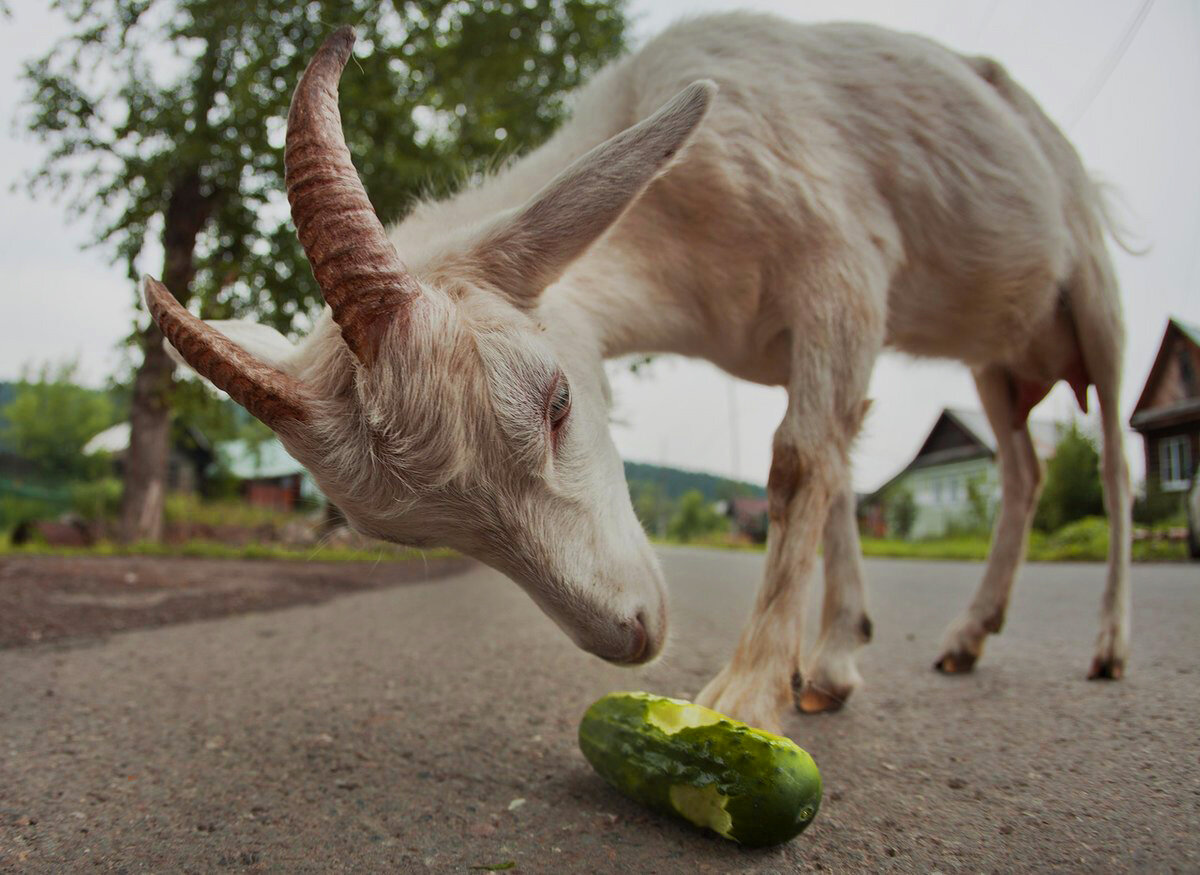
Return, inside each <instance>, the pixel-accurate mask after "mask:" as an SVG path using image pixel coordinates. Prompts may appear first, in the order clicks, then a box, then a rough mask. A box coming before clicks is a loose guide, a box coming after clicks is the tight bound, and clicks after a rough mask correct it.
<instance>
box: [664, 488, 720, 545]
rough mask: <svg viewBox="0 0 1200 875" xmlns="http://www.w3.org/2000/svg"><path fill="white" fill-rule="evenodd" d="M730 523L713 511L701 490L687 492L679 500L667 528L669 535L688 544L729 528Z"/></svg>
mask: <svg viewBox="0 0 1200 875" xmlns="http://www.w3.org/2000/svg"><path fill="white" fill-rule="evenodd" d="M728 526H729V521H728V520H727V519H726V518H725V517H723V516H721V515H720V514H719V513H717V512H716V511H715V510H713V507H712V505H711V504H709V503H708V501H707V500H705V498H704V493H702V492H701V491H700V490H699V489H692V490H689V491H688V492H685V493H684V494H683V495H682V496H681V497H680V499H679V507H678V508H677V509H676V511H675V515H674V516H673V517H672V518H671V523H670V525H668V526H667V535H668V536H669V537H670V538H672V539H674V540H676V541H683V542H684V543H687V542H688V541H691V540H694V539H695V538H699V537H702V536H704V535H707V534H709V533H711V532H716V531H720V530H721V529H725V528H728Z"/></svg>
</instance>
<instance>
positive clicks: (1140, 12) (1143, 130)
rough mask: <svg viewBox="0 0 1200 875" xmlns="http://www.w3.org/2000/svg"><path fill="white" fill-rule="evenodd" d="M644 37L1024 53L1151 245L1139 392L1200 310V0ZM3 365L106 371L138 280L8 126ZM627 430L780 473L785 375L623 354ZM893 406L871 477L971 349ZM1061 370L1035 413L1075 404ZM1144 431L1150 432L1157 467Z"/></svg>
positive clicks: (820, 5) (895, 385) (892, 393)
mask: <svg viewBox="0 0 1200 875" xmlns="http://www.w3.org/2000/svg"><path fill="white" fill-rule="evenodd" d="M46 5H48V4H45V3H43V2H39V0H17V2H16V3H15V4H14V7H15V8H14V13H13V17H12V18H11V19H10V20H8V21H0V113H2V115H3V117H4V118H7V119H10V120H11V119H13V118H14V116H15V115H16V112H17V107H18V104H19V102H20V100H21V98H22V94H23V87H22V86H21V84H20V83H19V82H18V74H19V69H20V62H21V61H22V60H24V59H27V58H30V57H32V56H34V55H36V54H38V53H40V52H43V51H44V50H45V49H46V48H48V47H49V46H50V45H51V44H52V43H53V42H54V41H55V39H56V38H57V37H58V36H60V35H61V34H62V33H63V31H64V28H63V25H62V23H61V21H60V20H59V19H58V18H57V17H56V16H54V15H52V14H51V13H49V12H47V11H46V10H45V6H46ZM630 8H631V11H632V13H633V15H634V17H635V26H634V27H635V35H636V38H637V40H638V41H639V42H640V41H643V40H644V39H645V38H647V37H648V36H650V35H653V34H654V33H656V32H658V31H659V30H661V29H662V28H664V27H666V26H667V25H669V24H670V23H671V21H673V20H675V19H676V18H678V17H680V16H682V15H690V14H695V13H698V12H706V11H718V10H723V9H733V8H754V9H762V10H767V11H772V12H775V13H778V14H780V15H786V16H788V17H791V18H795V19H798V20H805V21H823V20H835V19H842V20H861V21H871V22H875V23H878V24H882V25H886V26H889V27H894V28H897V29H901V30H909V31H915V32H919V33H922V34H925V35H927V36H930V37H933V38H935V39H938V40H940V41H942V42H944V43H946V44H947V45H949V46H951V47H952V48H955V49H958V50H960V51H965V52H971V53H984V54H988V55H991V56H992V57H995V58H996V59H998V60H1000V61H1001V62H1002V63H1004V64H1005V65H1006V66H1007V67H1008V69H1009V71H1010V72H1011V73H1012V74H1013V75H1014V76H1015V77H1016V78H1017V79H1018V80H1019V81H1020V82H1021V83H1022V84H1023V85H1024V86H1025V87H1026V88H1027V89H1028V90H1029V91H1030V92H1032V93H1033V95H1034V96H1035V97H1036V98H1037V99H1038V100H1039V101H1040V102H1041V103H1042V106H1043V107H1044V108H1045V109H1046V111H1047V112H1048V113H1049V114H1050V116H1051V117H1052V118H1053V119H1055V121H1056V122H1058V123H1059V125H1060V126H1062V127H1063V129H1064V130H1065V131H1066V132H1067V134H1068V136H1070V137H1071V139H1072V140H1073V141H1074V142H1075V144H1076V146H1077V148H1078V149H1079V151H1080V152H1081V154H1082V155H1083V159H1084V163H1085V164H1086V165H1087V166H1088V167H1089V168H1091V169H1092V170H1093V171H1094V172H1095V173H1096V174H1097V175H1098V176H1100V177H1101V178H1103V179H1104V180H1106V181H1107V182H1109V183H1111V184H1112V185H1113V186H1115V188H1116V190H1117V191H1118V192H1119V197H1120V203H1119V205H1118V211H1119V214H1120V216H1121V219H1122V221H1123V223H1124V224H1125V225H1126V226H1127V227H1128V228H1129V229H1130V231H1131V232H1132V234H1133V235H1134V236H1135V238H1136V239H1137V240H1138V241H1139V242H1140V243H1142V244H1146V245H1149V246H1150V247H1151V249H1150V252H1149V253H1148V254H1147V255H1144V256H1141V257H1133V256H1129V255H1126V254H1125V253H1124V252H1120V251H1117V252H1116V254H1115V260H1116V264H1117V270H1118V274H1119V277H1120V280H1121V284H1122V296H1123V298H1124V301H1125V312H1126V317H1127V322H1128V333H1129V349H1128V358H1127V363H1126V377H1125V384H1124V390H1123V393H1122V399H1123V411H1124V413H1125V415H1126V417H1127V416H1128V413H1129V410H1130V408H1131V407H1132V405H1133V403H1134V402H1135V401H1136V399H1137V395H1138V392H1139V391H1140V389H1141V385H1142V383H1143V381H1144V380H1145V377H1146V374H1147V373H1148V371H1149V368H1150V365H1151V362H1152V360H1153V357H1154V353H1155V351H1156V349H1157V346H1158V342H1159V340H1160V339H1161V336H1162V331H1163V328H1164V327H1165V323H1166V319H1167V317H1168V316H1169V315H1175V316H1179V317H1182V318H1184V319H1187V320H1189V321H1193V322H1200V161H1198V160H1197V157H1196V156H1198V155H1200V52H1198V51H1197V47H1200V3H1198V2H1194V0H1154V2H1151V3H1149V4H1147V3H1144V2H1142V0H1069V2H1068V0H1054V2H1047V0H1003V2H1001V0H923V2H921V0H907V2H904V3H896V2H893V0H836V2H835V0H808V2H753V3H740V4H739V3H731V2H718V0H686V2H683V0H633V2H632V3H631V6H630ZM0 137H2V138H0V156H2V157H3V161H2V165H0V166H3V168H4V169H3V171H2V174H3V177H4V181H5V182H6V183H8V184H6V185H4V186H3V187H2V190H0V240H2V241H3V243H2V244H0V245H2V249H0V258H2V263H3V267H4V271H3V279H2V280H0V299H2V301H3V305H4V306H3V309H2V310H0V379H12V378H14V377H17V376H18V375H19V374H20V372H21V370H22V368H23V367H24V366H26V365H28V364H30V363H37V362H42V361H47V360H51V361H61V360H63V359H78V360H79V362H80V364H81V366H82V370H83V372H84V373H85V374H86V375H88V376H90V377H91V378H92V379H91V382H93V383H97V384H98V383H100V382H102V380H103V378H104V377H105V376H107V375H108V374H109V373H111V372H112V371H113V370H114V369H115V368H116V367H117V366H118V365H119V363H120V362H121V360H122V356H128V355H129V353H128V352H127V351H121V350H120V349H119V341H120V340H121V338H123V337H124V336H126V335H127V334H128V333H129V330H130V326H131V319H132V318H133V307H132V303H133V289H132V286H131V284H130V283H129V281H128V280H127V279H126V277H125V276H124V274H123V271H122V270H121V268H120V267H119V266H116V267H114V266H112V265H110V264H108V262H107V259H106V257H105V256H104V254H103V253H102V252H99V251H96V250H81V249H80V244H81V243H83V242H84V241H85V240H86V239H87V236H88V231H89V227H88V225H87V224H86V223H79V224H68V223H67V222H66V219H65V213H64V209H63V207H62V205H61V204H56V203H53V202H51V201H49V200H47V199H44V198H43V199H42V200H40V201H38V202H34V201H31V200H30V199H29V198H28V197H27V196H26V195H25V194H24V193H23V191H22V190H21V189H20V188H18V189H17V190H10V185H11V184H12V183H14V182H16V181H17V180H18V179H20V178H21V176H22V174H23V172H24V171H25V170H27V169H28V168H30V167H32V166H34V165H35V164H36V163H37V161H38V160H39V158H40V155H41V147H39V146H38V145H37V144H36V143H33V142H31V141H30V140H28V139H27V138H26V137H24V136H23V135H21V134H20V133H19V131H17V130H16V129H15V128H13V127H12V125H11V123H10V126H8V127H6V128H5V129H4V130H3V131H0ZM613 380H614V389H615V390H616V395H617V411H616V416H617V419H618V424H617V425H616V426H615V427H614V436H615V438H616V441H617V445H618V447H619V448H620V450H621V452H622V454H623V455H624V456H625V457H626V458H629V459H635V460H639V461H649V462H664V463H667V464H671V465H676V466H679V467H685V468H693V469H699V470H706V471H713V472H716V473H720V474H727V475H733V476H738V477H741V478H744V479H748V480H755V481H759V482H762V481H763V480H764V479H765V477H766V472H767V468H768V466H769V462H770V441H771V434H772V432H773V431H774V429H775V426H776V425H777V424H778V422H779V419H780V417H781V416H782V413H783V409H784V406H785V398H784V392H783V390H782V389H767V388H763V387H758V386H752V385H749V384H746V383H740V382H736V381H733V380H731V379H730V378H728V377H726V376H725V375H723V374H722V373H720V372H719V371H718V370H716V369H715V368H713V367H712V366H710V365H707V364H705V363H703V362H692V361H684V360H679V359H663V360H660V361H659V362H658V363H656V364H655V365H654V366H652V367H651V368H650V369H649V371H648V373H645V374H644V375H642V376H637V377H635V376H632V375H629V374H627V373H625V372H624V371H622V370H621V369H619V368H616V369H614V372H613ZM871 393H872V397H873V398H874V399H875V404H874V406H873V408H872V410H871V413H870V415H869V417H868V419H867V422H866V425H865V427H864V431H863V435H862V437H861V438H860V440H859V442H858V445H857V448H856V452H855V485H856V487H857V488H859V489H869V488H873V487H874V486H876V485H878V484H879V483H881V482H882V481H884V480H886V479H887V478H888V477H889V476H891V474H892V473H894V472H895V471H896V470H897V469H898V468H900V467H901V466H903V465H904V464H905V463H906V462H907V461H908V459H909V458H911V456H912V454H913V452H915V450H916V448H917V446H918V445H919V444H920V442H921V440H922V438H923V437H924V435H925V433H926V432H927V431H928V429H929V428H930V426H931V425H932V423H933V421H934V419H935V417H936V415H937V413H938V411H939V410H940V409H941V408H942V407H943V406H960V407H969V408H976V409H977V408H978V406H979V404H978V401H977V399H976V398H975V394H974V388H973V386H972V383H971V380H970V377H969V375H968V374H967V373H966V372H965V371H964V370H963V369H962V368H961V367H960V366H957V365H953V364H947V363H937V362H915V361H912V360H907V359H904V358H902V357H899V356H895V355H888V356H885V357H884V358H883V359H882V360H881V361H880V363H879V366H878V367H877V368H876V371H875V375H874V379H873V380H872V386H871ZM1073 409H1074V402H1073V401H1072V400H1071V395H1070V393H1069V391H1067V390H1065V389H1064V388H1062V387H1060V388H1059V389H1058V390H1056V391H1055V392H1054V393H1052V394H1051V396H1050V397H1049V398H1048V399H1047V400H1046V401H1045V402H1044V403H1043V404H1042V405H1041V406H1040V407H1039V408H1038V409H1037V410H1036V411H1035V413H1034V415H1035V416H1036V417H1040V418H1049V419H1064V418H1067V417H1069V416H1071V415H1073V412H1072V411H1073ZM1141 454H1142V447H1141V441H1140V439H1138V438H1136V437H1133V438H1132V440H1131V442H1130V457H1131V461H1132V462H1133V463H1134V470H1135V471H1136V472H1140V471H1141V469H1142V464H1141Z"/></svg>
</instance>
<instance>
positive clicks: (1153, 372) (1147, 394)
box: [1129, 317, 1200, 429]
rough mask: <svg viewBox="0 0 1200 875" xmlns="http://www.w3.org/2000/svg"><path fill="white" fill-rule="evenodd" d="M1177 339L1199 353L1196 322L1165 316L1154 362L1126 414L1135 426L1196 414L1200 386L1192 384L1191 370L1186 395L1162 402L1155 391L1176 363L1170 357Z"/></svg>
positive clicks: (1198, 414) (1199, 406) (1199, 407)
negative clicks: (1165, 320)
mask: <svg viewBox="0 0 1200 875" xmlns="http://www.w3.org/2000/svg"><path fill="white" fill-rule="evenodd" d="M1177 341H1178V342H1180V343H1184V344H1187V345H1190V346H1191V347H1193V349H1194V350H1195V352H1196V353H1197V354H1200V326H1198V325H1193V324H1192V323H1190V322H1184V321H1183V320H1182V319H1176V318H1174V317H1172V318H1170V319H1168V320H1167V327H1166V329H1165V330H1164V331H1163V338H1162V342H1161V343H1159V345H1158V353H1157V354H1156V355H1155V356H1154V364H1153V365H1151V366H1150V374H1149V376H1147V377H1146V384H1145V385H1144V386H1143V387H1142V394H1141V395H1140V396H1138V400H1137V404H1135V405H1134V408H1133V413H1132V414H1131V415H1130V417H1129V424H1130V425H1131V426H1133V428H1135V429H1145V428H1151V427H1154V426H1157V425H1169V424H1171V423H1173V422H1175V421H1177V420H1184V421H1187V420H1191V419H1195V418H1200V390H1197V388H1196V387H1195V382H1194V381H1195V376H1194V372H1193V385H1192V386H1191V387H1188V386H1186V385H1185V386H1184V388H1185V390H1190V396H1189V397H1184V398H1179V397H1176V398H1175V399H1173V400H1171V401H1168V402H1167V403H1163V400H1162V398H1161V396H1160V393H1159V391H1158V389H1159V386H1160V384H1161V383H1162V381H1163V380H1164V379H1165V378H1166V376H1167V374H1168V373H1169V372H1170V369H1171V367H1172V365H1173V364H1176V361H1177V360H1174V361H1173V356H1172V352H1173V351H1174V350H1175V349H1177V348H1178V347H1177V346H1176V342H1177Z"/></svg>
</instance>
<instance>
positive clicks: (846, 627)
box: [794, 480, 871, 714]
mask: <svg viewBox="0 0 1200 875" xmlns="http://www.w3.org/2000/svg"><path fill="white" fill-rule="evenodd" d="M824 546H825V556H824V562H823V564H824V566H825V600H824V602H823V603H822V606H821V636H820V637H819V638H818V639H817V646H816V647H815V648H814V649H813V653H812V656H811V658H810V659H809V660H808V661H807V663H806V664H805V665H804V667H803V669H802V670H801V671H800V672H798V673H797V681H800V683H796V684H794V686H796V687H797V690H796V707H797V708H799V709H800V710H801V711H803V712H804V713H806V714H813V713H816V712H818V711H833V710H836V709H838V708H840V707H841V706H842V705H843V704H844V703H845V701H846V699H848V698H849V697H850V694H851V693H852V692H854V690H855V689H856V688H857V687H858V685H859V684H860V683H862V676H861V675H860V674H859V673H858V666H857V665H856V663H855V654H856V653H857V652H858V649H859V648H860V647H862V646H863V645H864V644H866V643H867V642H868V641H870V640H871V620H870V618H869V617H868V616H867V598H866V592H865V589H864V587H863V565H862V550H861V548H860V547H859V543H858V520H857V519H856V517H855V502H854V490H853V489H852V488H851V486H850V483H849V481H848V480H847V481H846V482H845V483H844V484H843V485H842V488H841V489H839V490H838V492H837V494H836V495H835V496H834V498H833V501H832V503H831V504H830V506H829V516H828V517H827V518H826V520H825V536H824Z"/></svg>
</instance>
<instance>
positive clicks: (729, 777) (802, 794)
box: [579, 693, 821, 847]
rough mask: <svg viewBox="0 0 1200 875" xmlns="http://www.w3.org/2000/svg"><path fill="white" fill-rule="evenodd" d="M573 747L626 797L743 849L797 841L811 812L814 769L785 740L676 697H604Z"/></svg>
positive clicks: (816, 785)
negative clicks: (725, 839)
mask: <svg viewBox="0 0 1200 875" xmlns="http://www.w3.org/2000/svg"><path fill="white" fill-rule="evenodd" d="M579 747H580V749H581V750H582V751H583V755H584V757H585V758H586V759H587V761H588V762H589V763H591V765H592V768H594V769H595V770H596V771H597V772H598V773H599V774H600V776H601V777H602V778H604V779H605V780H606V781H608V783H610V784H612V785H613V786H614V787H615V788H617V790H619V791H621V792H622V793H624V794H625V795H626V796H629V797H630V798H632V799H635V800H637V801H638V802H641V803H643V804H645V805H648V806H649V807H650V808H653V809H655V810H657V811H660V812H662V813H664V814H668V815H673V816H675V817H682V818H683V819H684V820H687V821H690V822H691V823H694V824H695V825H696V826H700V827H705V828H707V829H711V830H712V831H713V832H715V833H717V834H718V835H720V836H724V837H725V838H727V839H732V840H733V841H736V842H740V843H741V844H744V845H750V846H752V847H763V846H766V845H776V844H779V843H780V842H786V841H787V840H788V839H791V838H794V837H795V836H797V835H799V834H800V833H801V832H803V831H804V829H805V827H807V826H808V825H809V824H810V823H812V820H813V818H814V817H816V816H817V809H818V808H819V807H820V805H821V774H820V772H818V771H817V765H816V763H814V762H813V759H812V757H810V756H809V755H808V754H807V753H806V752H805V751H803V750H802V749H800V748H799V747H797V746H796V744H795V743H793V742H792V741H791V740H790V739H787V738H782V737H780V736H778V735H774V734H772V733H770V732H766V731H764V730H762V729H755V728H753V727H750V726H747V725H746V724H745V723H741V722H739V721H737V720H734V719H732V718H730V717H726V716H725V715H724V714H719V713H717V712H716V711H713V710H711V709H709V708H705V707H702V706H700V705H693V704H692V703H690V702H684V701H681V700H679V699H668V698H665V697H663V696H653V695H650V694H649V693H609V694H608V695H607V696H604V697H603V698H601V699H599V700H598V701H597V702H596V703H595V704H593V705H592V706H591V707H590V708H588V710H587V713H586V714H584V715H583V721H582V722H581V723H580V724H579Z"/></svg>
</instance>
